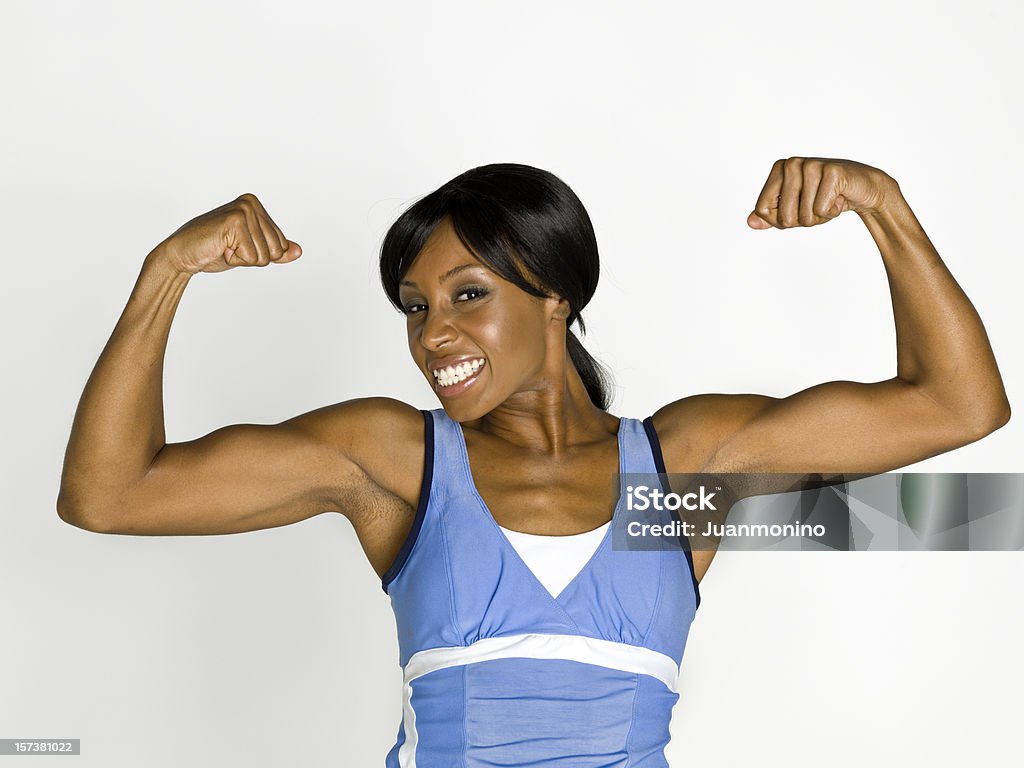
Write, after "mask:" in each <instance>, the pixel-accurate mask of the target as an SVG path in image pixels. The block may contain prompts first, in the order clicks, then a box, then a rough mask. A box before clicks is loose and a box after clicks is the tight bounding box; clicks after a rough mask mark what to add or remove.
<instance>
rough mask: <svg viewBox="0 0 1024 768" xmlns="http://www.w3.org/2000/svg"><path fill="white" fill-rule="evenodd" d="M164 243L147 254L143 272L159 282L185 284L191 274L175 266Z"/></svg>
mask: <svg viewBox="0 0 1024 768" xmlns="http://www.w3.org/2000/svg"><path fill="white" fill-rule="evenodd" d="M165 243H166V241H165V242H164V243H160V245H158V246H157V247H156V248H154V249H153V250H152V251H150V252H149V254H148V255H147V256H146V258H145V261H144V262H143V266H142V269H143V271H144V272H146V273H148V274H150V275H152V276H153V277H154V278H156V279H158V280H160V281H161V282H181V283H187V282H188V280H189V278H190V277H192V274H193V273H192V272H189V271H187V270H185V269H182V268H181V267H179V266H178V265H177V264H176V262H175V260H174V258H173V257H172V255H171V254H170V253H169V252H168V250H167V247H166V245H165Z"/></svg>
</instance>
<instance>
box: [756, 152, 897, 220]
mask: <svg viewBox="0 0 1024 768" xmlns="http://www.w3.org/2000/svg"><path fill="white" fill-rule="evenodd" d="M899 194H900V192H899V185H898V184H897V183H896V181H895V179H893V178H892V177H891V176H889V175H888V174H887V173H885V172H884V171H880V170H879V169H877V168H872V167H871V166H870V165H864V164H863V163H858V162H855V161H853V160H839V159H833V158H828V157H790V158H788V159H786V160H776V161H775V164H774V165H773V166H772V170H771V172H770V173H769V174H768V180H767V181H766V182H765V184H764V188H763V189H762V190H761V194H760V195H759V196H758V198H757V204H756V205H755V206H754V210H753V211H752V212H751V213H750V215H749V216H747V225H748V226H750V227H751V228H752V229H769V228H771V227H776V228H778V229H786V228H787V227H813V226H815V225H816V224H824V223H825V222H826V221H831V220H832V219H834V218H835V217H836V216H838V215H839V214H841V213H843V211H856V212H857V213H870V212H873V211H879V210H881V208H882V207H883V206H884V205H885V204H886V202H888V201H891V200H895V199H896V198H897V197H898V196H899Z"/></svg>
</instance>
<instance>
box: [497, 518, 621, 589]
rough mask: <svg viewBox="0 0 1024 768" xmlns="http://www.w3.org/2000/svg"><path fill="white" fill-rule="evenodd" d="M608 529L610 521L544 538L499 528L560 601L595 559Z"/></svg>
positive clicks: (535, 574) (538, 577)
mask: <svg viewBox="0 0 1024 768" xmlns="http://www.w3.org/2000/svg"><path fill="white" fill-rule="evenodd" d="M609 525H611V521H608V522H607V523H605V524H604V525H602V526H601V527H600V528H595V529H594V530H592V531H585V532H584V533H576V534H573V535H571V536H541V535H540V534H536V533H521V532H519V531H510V530H509V529H508V528H504V527H502V526H500V525H499V526H498V527H499V528H501V531H502V533H504V534H505V537H506V538H507V539H508V540H509V543H510V544H511V545H512V546H513V548H514V549H515V550H516V552H518V553H519V557H520V558H522V560H523V562H524V563H526V565H527V567H528V568H529V569H530V570H531V571H532V572H533V575H534V576H536V577H537V581H539V582H540V583H541V584H543V585H544V588H545V589H547V591H548V592H550V593H551V596H552V597H558V595H559V593H560V592H561V591H562V590H563V589H565V587H566V586H567V585H568V584H569V582H570V581H572V580H573V579H574V578H575V576H576V574H577V573H579V572H580V571H581V570H582V569H583V566H585V565H586V564H587V562H588V561H589V560H590V558H591V557H592V556H593V554H594V552H595V551H596V550H597V548H598V546H599V545H600V544H601V540H602V539H603V538H604V533H605V531H606V530H607V528H608V526H609Z"/></svg>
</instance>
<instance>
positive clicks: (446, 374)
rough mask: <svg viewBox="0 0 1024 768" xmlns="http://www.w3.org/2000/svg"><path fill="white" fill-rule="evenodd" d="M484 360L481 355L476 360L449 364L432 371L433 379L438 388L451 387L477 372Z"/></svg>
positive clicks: (482, 365)
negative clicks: (453, 364)
mask: <svg viewBox="0 0 1024 768" xmlns="http://www.w3.org/2000/svg"><path fill="white" fill-rule="evenodd" d="M485 362H486V361H485V360H484V359H483V358H482V357H481V358H478V359H476V360H467V361H466V362H464V363H459V364H458V365H455V366H452V365H449V366H448V367H447V368H440V369H438V370H436V371H433V374H434V380H435V381H437V386H438V388H439V389H440V388H442V387H452V386H455V385H456V384H460V383H462V382H463V381H465V380H466V379H469V378H471V377H473V376H475V375H476V374H477V372H478V371H479V370H480V369H481V368H483V367H484V364H485Z"/></svg>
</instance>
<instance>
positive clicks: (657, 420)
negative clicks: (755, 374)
mask: <svg viewBox="0 0 1024 768" xmlns="http://www.w3.org/2000/svg"><path fill="white" fill-rule="evenodd" d="M777 402H779V401H778V399H777V398H774V397H769V396H767V395H755V394H735V395H726V394H701V395H692V396H690V397H684V398H683V399H681V400H676V401H675V402H672V403H669V404H668V405H665V406H664V407H662V408H659V409H658V410H657V411H655V412H654V414H653V415H652V417H651V421H652V423H653V424H654V429H655V431H656V432H657V434H658V442H659V443H661V450H662V454H663V456H664V459H665V469H666V470H667V471H668V472H700V471H710V470H711V469H716V470H725V469H728V468H726V467H720V466H715V465H716V459H717V457H718V456H719V454H720V453H721V449H722V447H723V446H724V445H725V444H726V443H728V442H729V440H731V439H732V438H733V437H734V436H735V435H737V434H738V433H739V432H741V431H742V430H743V428H744V427H745V426H746V425H747V424H749V423H750V422H752V421H753V420H754V419H756V418H757V417H758V416H760V415H761V414H763V413H764V412H765V411H766V410H767V409H768V408H769V407H770V406H771V405H773V404H774V403H777Z"/></svg>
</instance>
